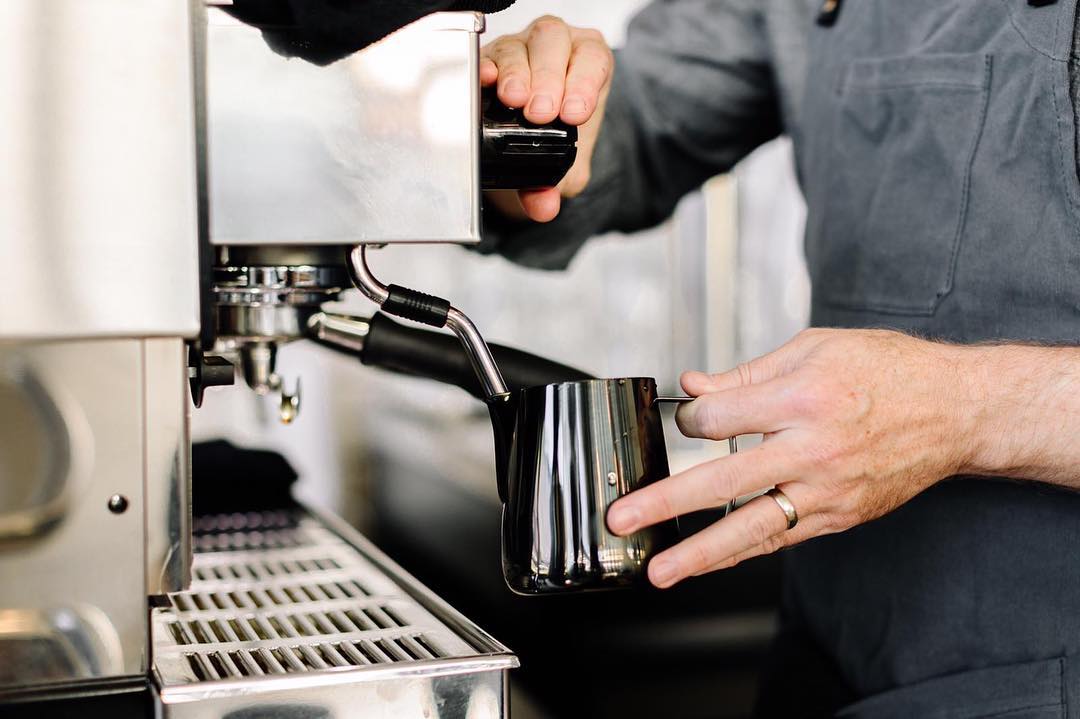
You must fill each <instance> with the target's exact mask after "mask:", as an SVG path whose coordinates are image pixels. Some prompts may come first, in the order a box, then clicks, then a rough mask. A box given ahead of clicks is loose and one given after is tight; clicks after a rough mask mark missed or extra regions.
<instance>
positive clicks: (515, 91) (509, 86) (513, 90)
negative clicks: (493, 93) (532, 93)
mask: <svg viewBox="0 0 1080 719" xmlns="http://www.w3.org/2000/svg"><path fill="white" fill-rule="evenodd" d="M523 92H525V83H523V82H522V81H521V80H508V81H507V83H506V86H505V87H503V94H505V95H520V94H522V93H523Z"/></svg>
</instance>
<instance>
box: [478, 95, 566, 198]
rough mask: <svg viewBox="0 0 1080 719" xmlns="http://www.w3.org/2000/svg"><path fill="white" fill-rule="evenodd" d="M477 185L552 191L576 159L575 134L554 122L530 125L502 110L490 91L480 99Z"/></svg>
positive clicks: (520, 115) (521, 116) (515, 113)
mask: <svg viewBox="0 0 1080 719" xmlns="http://www.w3.org/2000/svg"><path fill="white" fill-rule="evenodd" d="M480 104H481V115H482V117H483V142H482V143H481V148H480V184H481V186H482V187H483V189H485V190H528V189H535V188H540V187H554V186H555V185H557V184H559V181H560V180H561V179H562V178H563V176H564V175H566V173H567V172H568V171H569V170H570V168H571V167H572V166H573V164H574V160H575V159H577V139H578V130H577V128H576V127H574V126H573V125H567V124H566V123H564V122H562V121H560V120H556V121H555V122H553V123H551V124H549V125H534V124H533V123H531V122H529V121H528V120H526V119H525V114H524V112H523V111H522V110H514V109H511V108H508V107H506V106H505V105H503V104H502V102H500V101H499V99H498V97H496V96H495V91H494V88H487V89H485V90H484V92H483V94H482V95H481V100H480Z"/></svg>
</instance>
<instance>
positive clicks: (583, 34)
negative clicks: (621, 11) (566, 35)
mask: <svg viewBox="0 0 1080 719" xmlns="http://www.w3.org/2000/svg"><path fill="white" fill-rule="evenodd" d="M577 34H578V37H579V38H581V39H582V40H585V41H587V42H598V43H600V44H602V45H604V46H606V45H607V43H606V42H605V41H604V33H602V32H600V31H599V30H597V29H596V28H594V27H582V28H578V29H577Z"/></svg>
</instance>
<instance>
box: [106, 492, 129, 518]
mask: <svg viewBox="0 0 1080 719" xmlns="http://www.w3.org/2000/svg"><path fill="white" fill-rule="evenodd" d="M108 506H109V511H110V512H112V513H113V514H123V513H124V512H126V511H127V508H128V500H127V497H125V496H124V495H122V494H114V495H113V496H111V497H109V505H108Z"/></svg>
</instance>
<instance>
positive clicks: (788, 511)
mask: <svg viewBox="0 0 1080 719" xmlns="http://www.w3.org/2000/svg"><path fill="white" fill-rule="evenodd" d="M765 494H767V495H768V496H770V497H772V498H773V501H775V502H776V504H777V505H778V506H779V507H780V509H782V510H783V512H784V516H785V517H787V528H788V529H794V528H795V525H796V524H798V523H799V513H798V512H796V511H795V505H794V504H792V503H791V500H790V499H788V496H787V495H786V494H784V493H783V492H781V491H780V490H779V489H777V488H776V487H773V488H772V489H770V490H769V491H768V492H766V493H765Z"/></svg>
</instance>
